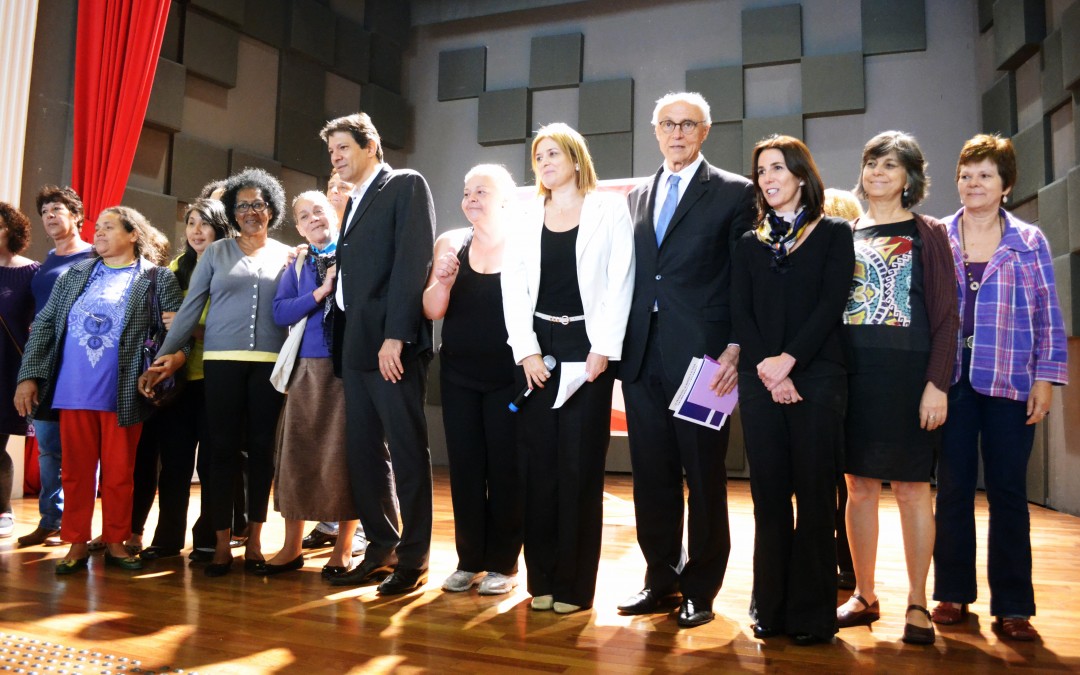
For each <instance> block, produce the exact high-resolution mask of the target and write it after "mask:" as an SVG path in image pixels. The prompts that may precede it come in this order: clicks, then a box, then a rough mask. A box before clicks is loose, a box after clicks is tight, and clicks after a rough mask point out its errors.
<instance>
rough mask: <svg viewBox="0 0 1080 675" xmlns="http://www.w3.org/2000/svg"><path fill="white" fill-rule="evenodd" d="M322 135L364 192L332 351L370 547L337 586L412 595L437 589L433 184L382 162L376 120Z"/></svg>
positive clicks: (346, 243) (358, 194)
mask: <svg viewBox="0 0 1080 675" xmlns="http://www.w3.org/2000/svg"><path fill="white" fill-rule="evenodd" d="M320 136H321V137H322V139H323V140H324V141H326V144H327V147H328V149H329V151H330V162H331V163H332V164H333V165H334V168H335V169H337V171H338V175H339V176H340V177H341V179H342V180H344V181H347V182H350V183H353V184H354V185H355V187H354V188H353V191H352V192H351V193H350V195H349V202H348V204H347V205H346V207H345V218H344V219H343V221H342V227H341V234H340V235H339V237H338V246H337V260H338V273H337V279H338V281H337V290H336V296H335V305H336V310H335V315H334V350H333V351H334V359H335V368H336V369H337V371H338V372H339V373H340V375H341V377H342V379H343V380H344V385H345V411H346V414H347V421H346V425H345V442H346V452H347V457H348V465H349V466H348V468H349V478H350V480H351V482H352V491H353V499H354V501H355V503H356V507H357V510H358V511H359V514H360V522H361V524H362V525H363V527H364V532H366V533H367V538H368V549H367V551H366V553H365V556H364V560H363V562H361V563H360V564H359V565H358V566H356V567H355V568H354V569H352V570H351V571H349V572H347V573H345V574H342V575H339V576H336V577H332V578H331V580H330V582H331V583H332V584H334V585H340V586H350V585H360V584H366V583H372V582H374V581H375V580H378V579H380V578H383V577H385V579H384V580H383V582H382V583H381V584H379V593H381V594H383V595H393V594H400V593H407V592H409V591H412V590H415V589H417V588H419V587H420V586H422V585H423V584H424V583H426V582H427V574H428V572H427V568H428V556H429V552H430V548H431V520H432V503H431V455H430V453H429V452H428V446H427V421H426V420H425V418H424V383H425V380H426V377H427V365H428V362H429V361H430V358H431V345H432V335H431V322H430V321H428V320H426V319H425V318H424V316H423V309H422V305H421V298H422V295H423V291H424V283H425V281H426V280H427V276H428V270H429V268H430V267H431V251H432V247H433V245H434V238H435V209H434V206H433V205H432V201H431V192H430V191H429V190H428V185H427V182H425V181H424V178H423V176H421V175H420V174H418V173H417V172H415V171H410V170H393V169H391V168H390V167H389V166H388V165H386V164H384V163H383V151H382V143H381V140H380V138H379V132H378V131H377V130H376V129H375V126H374V125H373V124H372V123H371V119H370V118H369V117H368V116H367V115H366V114H364V113H357V114H353V115H348V116H346V117H340V118H338V119H335V120H331V121H330V122H328V123H327V124H326V126H325V127H323V130H322V131H321V132H320ZM388 454H389V461H388V458H387V455H388ZM395 493H396V498H397V502H398V503H399V504H400V508H401V521H402V525H401V529H400V531H399V530H398V522H397V513H396V509H395V505H394V502H395ZM387 574H389V576H388V577H387Z"/></svg>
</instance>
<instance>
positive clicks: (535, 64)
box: [529, 33, 585, 89]
mask: <svg viewBox="0 0 1080 675" xmlns="http://www.w3.org/2000/svg"><path fill="white" fill-rule="evenodd" d="M584 52H585V36H584V35H582V34H581V33H569V34H566V35H547V36H541V37H534V38H533V39H532V47H531V51H530V53H529V88H530V89H557V88H559V87H576V86H578V84H580V83H581V67H582V61H583V59H584Z"/></svg>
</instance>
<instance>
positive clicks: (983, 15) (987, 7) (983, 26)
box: [977, 0, 994, 33]
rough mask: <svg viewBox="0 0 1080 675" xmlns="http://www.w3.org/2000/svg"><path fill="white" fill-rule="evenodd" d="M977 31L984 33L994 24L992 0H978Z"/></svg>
mask: <svg viewBox="0 0 1080 675" xmlns="http://www.w3.org/2000/svg"><path fill="white" fill-rule="evenodd" d="M977 11H978V20H979V32H980V33H985V32H986V31H987V30H989V29H990V26H993V25H994V0H979V6H978V10H977Z"/></svg>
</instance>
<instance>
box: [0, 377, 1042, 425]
mask: <svg viewBox="0 0 1080 675" xmlns="http://www.w3.org/2000/svg"><path fill="white" fill-rule="evenodd" d="M19 386H20V387H21V386H22V385H21V384H20V385H19ZM16 393H17V392H16ZM1053 399H1054V385H1052V384H1050V383H1049V382H1047V381H1046V380H1035V384H1033V385H1031V394H1030V395H1029V396H1028V400H1027V414H1028V418H1027V424H1036V423H1038V422H1042V421H1043V420H1044V419H1046V416H1047V415H1049V414H1050V401H1052V400H1053Z"/></svg>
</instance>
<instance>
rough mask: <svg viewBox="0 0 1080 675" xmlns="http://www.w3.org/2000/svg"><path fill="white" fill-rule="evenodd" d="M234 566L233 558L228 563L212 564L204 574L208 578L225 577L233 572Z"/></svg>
mask: <svg viewBox="0 0 1080 675" xmlns="http://www.w3.org/2000/svg"><path fill="white" fill-rule="evenodd" d="M232 564H233V559H232V558H229V562H227V563H216V562H212V563H210V564H209V565H207V566H206V569H204V570H203V574H205V575H206V576H208V577H223V576H225V575H226V574H228V573H229V572H231V571H232Z"/></svg>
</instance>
